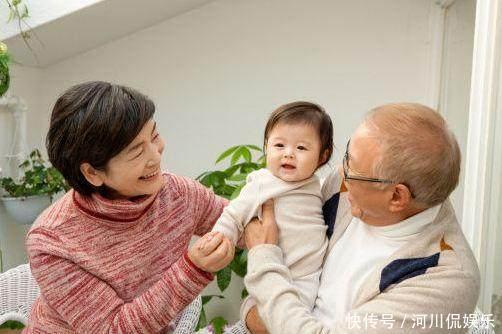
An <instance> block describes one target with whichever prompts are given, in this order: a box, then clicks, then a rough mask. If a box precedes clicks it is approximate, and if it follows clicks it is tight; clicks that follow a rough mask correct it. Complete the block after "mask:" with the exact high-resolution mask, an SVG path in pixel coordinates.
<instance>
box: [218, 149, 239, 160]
mask: <svg viewBox="0 0 502 334" xmlns="http://www.w3.org/2000/svg"><path fill="white" fill-rule="evenodd" d="M239 147H240V145H237V146H232V147H230V148H229V149H228V150H226V151H225V152H223V153H222V154H220V156H219V157H218V159H216V163H218V162H220V161H222V160H224V159H225V158H226V157H228V156H229V155H231V154H232V153H234V152H235V150H237V149H238V148H239Z"/></svg>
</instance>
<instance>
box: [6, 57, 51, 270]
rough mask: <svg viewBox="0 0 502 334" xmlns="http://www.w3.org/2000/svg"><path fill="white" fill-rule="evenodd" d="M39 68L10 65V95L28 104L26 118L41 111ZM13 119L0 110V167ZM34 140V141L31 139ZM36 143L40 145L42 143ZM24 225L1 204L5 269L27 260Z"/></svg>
mask: <svg viewBox="0 0 502 334" xmlns="http://www.w3.org/2000/svg"><path fill="white" fill-rule="evenodd" d="M40 73H41V71H40V70H39V69H34V68H28V67H21V66H16V65H14V66H12V68H11V87H10V89H9V93H10V94H15V95H18V96H22V97H23V98H24V101H25V103H26V105H27V107H28V111H27V114H26V118H27V119H31V118H33V117H38V116H37V115H38V114H39V113H40V110H41V109H40V107H39V105H38V102H39V98H38V96H39V90H40V85H39V79H40ZM13 125H14V121H13V118H12V115H11V114H10V113H8V112H5V111H0V168H2V169H3V170H4V171H6V170H7V168H6V167H7V166H6V165H7V161H6V159H4V158H3V157H4V156H5V155H6V154H9V153H11V152H10V150H11V145H12V141H11V140H12V136H13ZM28 131H29V132H30V133H32V132H34V131H35V132H38V131H40V129H39V127H37V126H35V127H33V126H32V127H30V128H29V129H28ZM32 143H33V142H32ZM36 146H38V147H42V146H43V144H42V143H37V144H36ZM27 228H28V227H27V226H19V225H17V224H16V223H15V222H14V221H13V220H12V219H11V218H10V216H8V215H7V214H6V212H5V209H4V206H3V204H1V203H0V250H1V251H2V255H3V256H2V259H3V268H4V270H6V269H8V268H11V267H14V266H16V265H17V264H20V263H23V262H26V253H25V251H24V237H25V234H26V231H27Z"/></svg>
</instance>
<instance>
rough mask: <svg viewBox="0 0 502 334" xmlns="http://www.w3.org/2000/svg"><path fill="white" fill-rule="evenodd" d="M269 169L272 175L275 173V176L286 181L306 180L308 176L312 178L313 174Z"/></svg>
mask: <svg viewBox="0 0 502 334" xmlns="http://www.w3.org/2000/svg"><path fill="white" fill-rule="evenodd" d="M269 171H270V172H271V173H272V175H274V176H275V177H277V178H279V179H281V180H283V181H286V182H298V181H303V180H306V179H308V178H310V177H311V176H312V175H313V174H311V175H308V176H305V175H297V174H296V173H294V174H293V173H291V174H287V173H281V172H280V171H278V170H270V169H269Z"/></svg>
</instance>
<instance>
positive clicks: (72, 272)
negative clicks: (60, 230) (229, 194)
mask: <svg viewBox="0 0 502 334" xmlns="http://www.w3.org/2000/svg"><path fill="white" fill-rule="evenodd" d="M200 240H202V239H200ZM206 242H207V244H208V245H209V247H206V253H201V250H200V249H199V247H198V246H199V244H198V243H195V244H194V246H192V248H191V249H190V251H189V253H185V254H184V255H183V256H182V257H180V258H179V259H178V260H177V261H176V262H174V263H173V264H172V265H171V267H169V268H168V269H167V270H166V271H165V272H164V274H163V275H162V277H161V278H160V279H159V281H157V282H156V283H155V284H153V285H152V286H151V287H150V288H148V289H147V290H146V291H144V292H143V293H142V294H141V295H139V296H137V297H136V298H134V299H132V300H124V299H122V298H121V297H120V296H119V295H117V293H116V292H115V289H113V287H112V286H110V285H109V284H108V282H105V281H103V280H101V279H100V278H99V277H96V276H94V275H93V274H92V273H91V272H89V271H86V270H84V269H83V268H81V267H80V266H78V265H76V264H75V263H74V262H72V261H71V259H69V258H68V256H67V255H66V254H68V252H67V251H65V249H64V247H65V244H66V243H65V242H64V240H61V239H60V238H59V237H58V236H57V235H55V234H54V233H53V232H52V231H51V230H48V229H44V228H37V229H35V230H32V231H31V232H30V233H29V236H28V238H27V247H28V252H29V257H30V266H31V270H32V273H33V276H34V277H35V279H36V281H37V283H38V285H39V286H40V290H41V295H42V298H43V299H44V301H45V302H47V303H48V304H49V306H50V307H51V308H53V309H54V310H55V311H56V312H57V313H58V314H59V315H61V317H62V318H63V319H64V320H65V321H66V322H67V323H68V324H69V325H70V326H72V328H74V329H75V331H76V332H77V333H157V332H159V331H160V330H162V329H163V328H165V327H166V326H167V325H168V324H169V323H170V321H171V320H172V319H174V318H175V316H176V315H177V314H178V313H179V312H180V311H181V310H183V309H184V308H185V307H186V306H187V305H188V304H189V303H190V302H191V301H192V300H193V299H194V298H195V297H196V296H197V295H198V294H199V293H200V292H201V290H202V289H203V288H204V287H205V286H206V285H207V284H208V283H209V282H210V281H211V279H212V274H210V273H208V272H205V271H203V270H201V269H199V268H198V267H197V266H196V265H195V264H194V262H197V264H198V265H199V266H201V267H204V268H205V269H208V270H212V271H217V270H219V269H221V268H223V267H224V266H226V265H227V264H228V262H229V261H231V257H230V258H228V257H227V256H226V254H227V253H228V248H229V247H232V246H231V244H230V242H228V241H227V242H224V238H223V237H222V236H221V235H220V236H216V237H213V239H212V240H210V241H207V240H206ZM48 331H49V332H50V330H49V329H48Z"/></svg>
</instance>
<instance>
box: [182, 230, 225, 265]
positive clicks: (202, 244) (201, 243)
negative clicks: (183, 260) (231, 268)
mask: <svg viewBox="0 0 502 334" xmlns="http://www.w3.org/2000/svg"><path fill="white" fill-rule="evenodd" d="M234 251H235V248H234V245H233V244H232V242H231V241H230V240H229V239H228V238H227V237H225V236H224V235H223V234H221V233H219V232H209V233H207V234H206V235H204V236H203V237H202V238H200V239H199V240H197V241H196V242H195V243H194V244H193V245H192V247H191V248H190V250H189V251H188V258H189V259H190V261H192V262H193V264H195V265H196V266H197V267H198V268H200V269H202V270H204V271H208V272H211V273H215V272H217V271H219V270H221V269H223V268H225V267H226V266H227V265H228V264H229V263H230V262H231V261H232V259H233V258H234Z"/></svg>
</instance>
